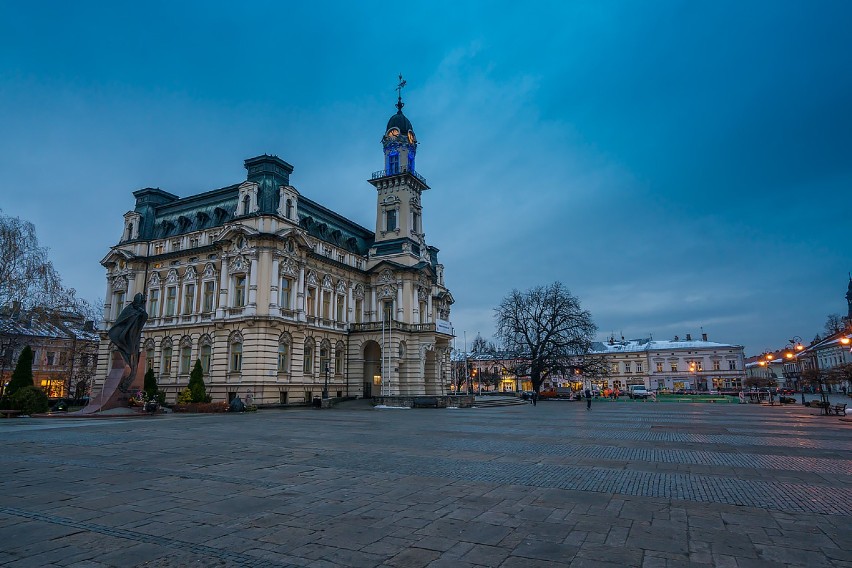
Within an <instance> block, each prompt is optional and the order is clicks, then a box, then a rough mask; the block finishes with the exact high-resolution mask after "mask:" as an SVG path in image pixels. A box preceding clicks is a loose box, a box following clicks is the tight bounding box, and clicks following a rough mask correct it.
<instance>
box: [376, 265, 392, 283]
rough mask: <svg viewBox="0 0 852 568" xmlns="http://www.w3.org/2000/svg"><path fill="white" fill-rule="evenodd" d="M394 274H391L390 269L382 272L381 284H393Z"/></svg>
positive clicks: (380, 275) (380, 276)
mask: <svg viewBox="0 0 852 568" xmlns="http://www.w3.org/2000/svg"><path fill="white" fill-rule="evenodd" d="M393 281H394V277H393V272H391V269H390V268H385V269H384V270H382V273H381V274H379V282H393Z"/></svg>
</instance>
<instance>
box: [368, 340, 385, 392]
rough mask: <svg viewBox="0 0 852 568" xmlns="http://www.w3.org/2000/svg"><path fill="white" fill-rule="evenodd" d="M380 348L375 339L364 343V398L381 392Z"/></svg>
mask: <svg viewBox="0 0 852 568" xmlns="http://www.w3.org/2000/svg"><path fill="white" fill-rule="evenodd" d="M381 387H382V348H381V347H380V346H379V344H378V343H376V342H375V341H367V342H366V343H364V398H370V397H373V396H378V395H379V394H381Z"/></svg>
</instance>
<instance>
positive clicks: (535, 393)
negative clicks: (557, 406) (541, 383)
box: [532, 391, 538, 406]
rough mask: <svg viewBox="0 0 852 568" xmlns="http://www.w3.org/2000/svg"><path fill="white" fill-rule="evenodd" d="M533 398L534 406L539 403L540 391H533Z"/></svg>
mask: <svg viewBox="0 0 852 568" xmlns="http://www.w3.org/2000/svg"><path fill="white" fill-rule="evenodd" d="M532 399H533V406H535V405H536V404H537V403H538V391H533V394H532Z"/></svg>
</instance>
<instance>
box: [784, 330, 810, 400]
mask: <svg viewBox="0 0 852 568" xmlns="http://www.w3.org/2000/svg"><path fill="white" fill-rule="evenodd" d="M804 350H805V346H804V345H802V338H801V337H799V336H798V335H794V336H793V338H792V339H790V340H789V343H788V344H787V345H786V346H785V347H784V351H783V355H784V378H792V377H793V373H789V372H787V365H793V366H795V367H798V365H799V360H798V357H799V353H800V352H801V351H804ZM795 378H796V388H797V389H799V390H800V391H801V393H802V404H805V389H804V387H803V386H802V384H801V383H802V380H801V369H800V368H799V369H796V372H795Z"/></svg>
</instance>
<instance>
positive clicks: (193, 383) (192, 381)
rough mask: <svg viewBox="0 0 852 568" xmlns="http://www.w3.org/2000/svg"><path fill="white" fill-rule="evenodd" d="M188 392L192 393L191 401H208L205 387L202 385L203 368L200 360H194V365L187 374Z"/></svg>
mask: <svg viewBox="0 0 852 568" xmlns="http://www.w3.org/2000/svg"><path fill="white" fill-rule="evenodd" d="M188 388H189V392H190V393H192V402H210V397H209V396H207V388H206V387H205V386H204V370H203V369H202V368H201V360H200V359H196V360H195V366H194V367H193V368H192V372H191V373H190V374H189V387H188Z"/></svg>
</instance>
